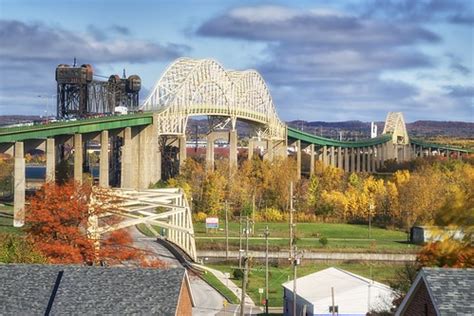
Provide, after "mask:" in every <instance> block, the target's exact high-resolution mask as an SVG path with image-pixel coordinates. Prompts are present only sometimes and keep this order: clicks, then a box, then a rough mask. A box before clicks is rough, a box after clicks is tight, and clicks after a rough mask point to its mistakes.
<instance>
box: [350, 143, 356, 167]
mask: <svg viewBox="0 0 474 316" xmlns="http://www.w3.org/2000/svg"><path fill="white" fill-rule="evenodd" d="M355 156H356V148H351V172H355V171H356V167H355Z"/></svg>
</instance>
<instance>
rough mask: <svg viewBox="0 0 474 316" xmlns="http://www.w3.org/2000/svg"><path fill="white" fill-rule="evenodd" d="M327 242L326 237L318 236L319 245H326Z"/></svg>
mask: <svg viewBox="0 0 474 316" xmlns="http://www.w3.org/2000/svg"><path fill="white" fill-rule="evenodd" d="M328 242H329V241H328V239H327V238H326V237H321V238H319V243H320V244H321V245H323V247H326V245H327V244H328Z"/></svg>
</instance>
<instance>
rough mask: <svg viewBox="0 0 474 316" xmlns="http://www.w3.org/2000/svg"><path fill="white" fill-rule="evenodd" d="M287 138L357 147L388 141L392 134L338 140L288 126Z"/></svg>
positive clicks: (317, 143) (310, 142)
mask: <svg viewBox="0 0 474 316" xmlns="http://www.w3.org/2000/svg"><path fill="white" fill-rule="evenodd" d="M288 138H292V139H297V140H301V141H302V142H305V143H309V144H315V145H321V146H335V147H343V148H358V147H367V146H375V145H380V144H383V143H386V142H388V141H389V140H390V139H391V138H392V136H391V135H389V134H386V135H381V136H379V137H377V138H371V139H363V140H358V141H339V140H335V139H330V138H325V137H321V136H316V135H313V134H309V133H305V132H302V131H300V130H298V129H295V128H291V127H288Z"/></svg>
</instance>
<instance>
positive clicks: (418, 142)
mask: <svg viewBox="0 0 474 316" xmlns="http://www.w3.org/2000/svg"><path fill="white" fill-rule="evenodd" d="M410 143H411V144H412V145H417V146H423V147H426V148H438V149H444V150H451V151H458V152H462V153H474V150H472V149H468V148H461V147H452V146H448V145H442V144H436V143H428V142H425V141H423V140H420V139H413V138H410Z"/></svg>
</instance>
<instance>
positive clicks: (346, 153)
mask: <svg viewBox="0 0 474 316" xmlns="http://www.w3.org/2000/svg"><path fill="white" fill-rule="evenodd" d="M344 171H345V172H350V171H351V169H350V168H349V148H347V147H346V148H344Z"/></svg>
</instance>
